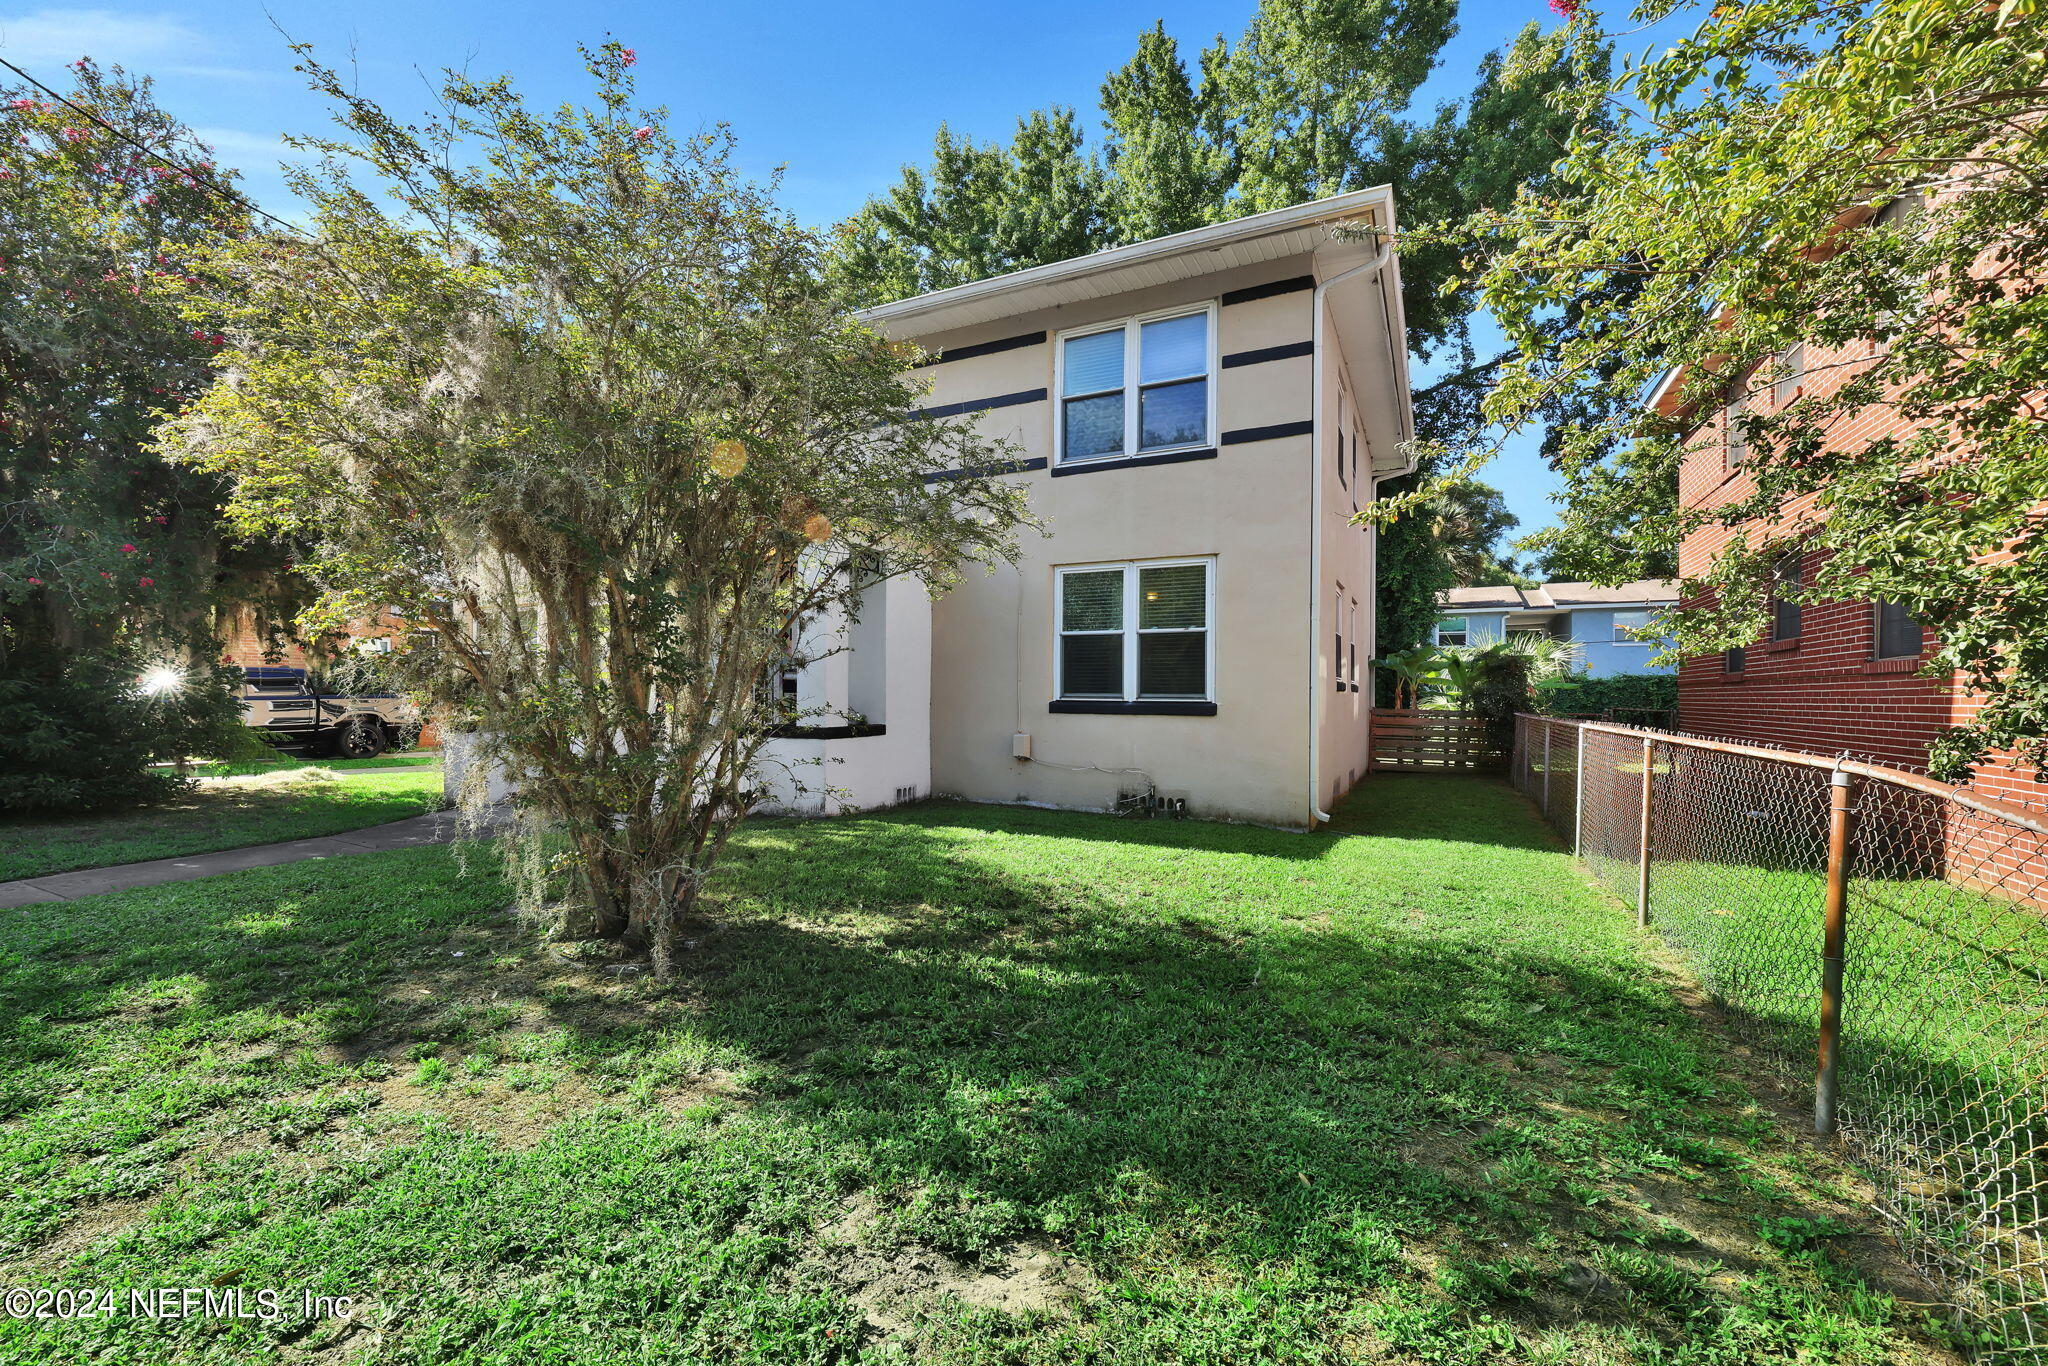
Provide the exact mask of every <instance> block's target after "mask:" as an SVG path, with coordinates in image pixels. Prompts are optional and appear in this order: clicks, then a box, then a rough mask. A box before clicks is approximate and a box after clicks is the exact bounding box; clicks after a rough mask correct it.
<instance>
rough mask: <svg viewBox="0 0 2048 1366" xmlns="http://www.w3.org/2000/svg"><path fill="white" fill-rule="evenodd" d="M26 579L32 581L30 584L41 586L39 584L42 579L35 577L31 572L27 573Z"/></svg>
mask: <svg viewBox="0 0 2048 1366" xmlns="http://www.w3.org/2000/svg"><path fill="white" fill-rule="evenodd" d="M28 581H29V582H30V583H32V584H35V585H36V586H37V587H41V586H42V582H43V581H42V580H41V579H39V578H37V577H36V576H35V575H33V574H31V575H29V576H28Z"/></svg>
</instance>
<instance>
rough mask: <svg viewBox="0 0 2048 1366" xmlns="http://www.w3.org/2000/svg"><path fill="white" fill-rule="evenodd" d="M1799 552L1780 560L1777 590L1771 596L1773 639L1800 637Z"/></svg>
mask: <svg viewBox="0 0 2048 1366" xmlns="http://www.w3.org/2000/svg"><path fill="white" fill-rule="evenodd" d="M1799 585H1800V576H1799V552H1798V551H1796V550H1794V551H1792V552H1790V553H1789V554H1787V555H1786V556H1785V557H1784V558H1782V559H1780V560H1779V561H1778V574H1777V592H1775V593H1774V594H1773V595H1772V596H1771V639H1772V640H1797V639H1798V638H1799V601H1798V593H1799Z"/></svg>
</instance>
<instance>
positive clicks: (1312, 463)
mask: <svg viewBox="0 0 2048 1366" xmlns="http://www.w3.org/2000/svg"><path fill="white" fill-rule="evenodd" d="M1393 257H1394V244H1393V239H1392V238H1391V237H1388V236H1384V235H1383V236H1382V237H1381V238H1380V249H1379V251H1378V252H1377V253H1376V254H1375V255H1374V256H1373V258H1372V259H1371V260H1370V261H1362V262H1360V263H1359V264H1357V265H1355V266H1353V267H1351V268H1350V269H1349V270H1344V271H1339V272H1338V273H1337V274H1335V275H1332V276H1331V277H1330V278H1329V279H1327V280H1324V281H1322V282H1321V283H1320V284H1318V285H1317V286H1316V288H1315V299H1314V302H1313V303H1312V305H1311V307H1312V308H1313V309H1314V310H1315V314H1314V317H1313V319H1312V320H1311V322H1310V325H1309V328H1310V334H1311V337H1312V339H1313V343H1314V344H1313V348H1312V349H1311V351H1310V352H1309V354H1310V356H1311V357H1313V362H1314V365H1315V374H1314V377H1313V379H1312V381H1311V389H1310V392H1311V394H1312V395H1313V397H1312V398H1311V400H1310V409H1309V434H1308V487H1309V495H1308V506H1309V512H1308V528H1309V530H1308V810H1309V828H1310V829H1314V828H1315V825H1316V823H1317V822H1318V821H1320V822H1322V823H1323V824H1325V825H1327V824H1329V821H1330V813H1329V812H1327V811H1325V810H1323V801H1322V793H1323V746H1322V738H1323V680H1322V677H1321V675H1320V674H1319V672H1318V671H1317V669H1316V652H1317V651H1318V650H1320V649H1321V648H1322V643H1323V369H1324V366H1323V333H1324V332H1325V331H1326V330H1327V329H1326V324H1325V323H1324V321H1323V315H1324V308H1323V298H1324V296H1325V295H1327V294H1328V293H1329V292H1330V290H1331V289H1332V288H1334V287H1335V286H1337V285H1340V284H1342V283H1344V281H1346V280H1349V279H1350V278H1351V277H1352V276H1354V275H1361V274H1367V273H1371V272H1375V271H1379V270H1381V269H1384V268H1385V266H1386V264H1387V262H1388V261H1390V260H1392V259H1393ZM1374 483H1375V484H1377V483H1378V479H1377V477H1375V479H1374Z"/></svg>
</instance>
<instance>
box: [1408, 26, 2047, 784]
mask: <svg viewBox="0 0 2048 1366" xmlns="http://www.w3.org/2000/svg"><path fill="white" fill-rule="evenodd" d="M1559 8H1560V10H1561V11H1562V12H1564V13H1566V14H1567V15H1568V16H1569V17H1570V19H1571V25H1570V28H1571V36H1572V41H1573V42H1575V43H1578V44H1582V45H1585V46H1588V47H1593V48H1604V47H1605V45H1606V44H1607V43H1608V42H1610V41H1611V40H1612V35H1610V34H1608V33H1605V32H1603V28H1602V20H1601V18H1600V15H1599V14H1598V13H1596V12H1595V11H1594V10H1593V9H1592V8H1591V7H1589V6H1584V5H1581V4H1579V3H1577V0H1570V2H1569V3H1566V0H1560V3H1559ZM1680 10H1691V11H1693V12H1694V13H1696V14H1697V15H1698V18H1699V21H1700V22H1699V26H1698V27H1697V29H1696V30H1695V31H1694V32H1693V33H1692V35H1691V36H1690V37H1688V38H1686V39H1684V40H1682V41H1680V42H1678V43H1676V44H1674V45H1673V46H1672V47H1670V48H1669V49H1668V50H1666V51H1664V52H1662V53H1661V54H1658V55H1656V56H1655V57H1653V58H1651V59H1649V60H1646V61H1642V62H1639V63H1636V64H1633V65H1631V66H1630V67H1629V68H1628V69H1627V70H1625V71H1624V72H1622V73H1621V74H1620V75H1619V76H1617V77H1616V78H1615V79H1614V80H1613V81H1612V82H1610V83H1609V84H1608V85H1607V87H1606V88H1605V90H1604V91H1602V92H1599V94H1600V98H1601V100H1602V102H1603V103H1604V104H1606V105H1607V106H1608V107H1609V108H1611V109H1614V110H1617V111H1620V112H1618V113H1617V114H1616V115H1615V116H1614V117H1612V118H1611V119H1608V120H1604V121H1603V120H1594V119H1590V118H1589V119H1586V120H1584V121H1583V122H1582V124H1581V126H1580V131H1579V132H1578V133H1577V134H1576V135H1575V136H1574V137H1573V138H1572V140H1571V142H1570V144H1569V146H1568V148H1567V150H1566V155H1565V157H1564V159H1563V160H1562V161H1561V162H1560V163H1559V166H1558V167H1557V169H1556V174H1555V175H1554V176H1553V177H1552V179H1551V181H1550V182H1549V183H1548V184H1547V185H1546V186H1543V187H1537V188H1533V189H1530V190H1527V191H1525V192H1524V193H1523V194H1522V195H1520V196H1519V197H1518V199H1517V201H1516V203H1515V205H1514V207H1513V208H1512V209H1510V210H1509V211H1507V212H1504V213H1488V214H1481V215H1477V216H1475V218H1474V220H1472V221H1471V222H1470V223H1469V224H1468V225H1467V227H1468V230H1469V240H1468V245H1467V250H1468V251H1470V252H1471V253H1472V255H1473V256H1474V257H1475V258H1478V259H1476V260H1475V261H1474V263H1473V264H1474V266H1475V269H1476V272H1477V277H1478V278H1479V280H1480V284H1481V288H1482V290H1483V292H1484V296H1485V299H1486V301H1487V303H1488V304H1489V305H1490V306H1491V308H1492V309H1493V310H1494V312H1495V314H1496V316H1497V317H1498V318H1499V319H1500V320H1501V323H1502V326H1503V328H1504V330H1505V332H1506V333H1507V336H1508V338H1509V340H1510V342H1511V343H1512V344H1513V345H1514V347H1515V349H1516V352H1517V354H1516V357H1515V359H1514V360H1513V362H1512V363H1511V364H1508V365H1505V366H1503V367H1502V369H1501V371H1500V373H1499V376H1498V381H1497V383H1496V384H1495V386H1494V388H1493V390H1492V392H1491V393H1490V394H1489V395H1488V397H1487V400H1486V414H1487V416H1488V417H1489V418H1490V419H1491V420H1492V421H1494V422H1497V423H1499V424H1501V425H1503V426H1505V427H1508V428H1510V429H1513V428H1515V427H1518V426H1522V425H1526V424H1528V423H1530V422H1532V421H1534V420H1536V419H1538V418H1539V417H1542V416H1544V415H1546V414H1550V415H1555V414H1556V413H1557V411H1558V409H1559V407H1560V406H1563V407H1565V408H1567V409H1570V408H1574V407H1576V409H1577V414H1576V415H1572V414H1567V416H1566V420H1564V421H1562V422H1559V423H1556V424H1554V426H1553V430H1552V437H1553V439H1554V451H1555V454H1556V455H1557V458H1558V461H1559V465H1560V468H1561V471H1562V473H1563V475H1564V477H1565V480H1566V484H1567V495H1568V501H1567V505H1566V512H1565V515H1564V517H1563V519H1562V525H1561V526H1560V527H1558V528H1557V529H1555V530H1551V531H1547V532H1545V533H1543V534H1542V535H1540V536H1538V537H1535V538H1532V540H1533V542H1534V544H1535V546H1536V548H1537V549H1539V550H1540V551H1542V552H1544V553H1546V554H1549V553H1553V552H1557V551H1566V552H1570V553H1571V555H1572V556H1573V557H1574V560H1575V562H1577V563H1581V564H1583V565H1587V566H1591V567H1593V569H1594V572H1595V573H1596V576H1597V577H1599V578H1601V579H1602V580H1603V581H1605V582H1609V583H1615V582H1621V581H1624V580H1626V579H1629V578H1634V577H1640V576H1643V575H1644V574H1646V573H1651V572H1655V569H1656V567H1657V566H1658V565H1659V564H1660V563H1664V564H1668V563H1669V561H1670V558H1671V557H1672V555H1673V554H1674V553H1675V551H1676V550H1677V548H1678V546H1679V544H1680V543H1681V542H1682V541H1683V540H1685V539H1686V538H1687V537H1688V536H1691V535H1693V534H1695V533H1698V532H1702V531H1705V532H1713V533H1717V534H1716V536H1715V538H1714V539H1715V541H1716V543H1717V544H1718V547H1719V548H1717V549H1716V550H1715V551H1714V552H1713V553H1712V555H1711V556H1710V557H1709V558H1708V560H1707V561H1706V562H1704V563H1702V564H1699V565H1695V566H1689V568H1690V569H1691V570H1692V572H1691V574H1690V576H1689V579H1688V581H1687V583H1686V585H1685V587H1686V590H1687V592H1688V594H1689V595H1692V596H1691V598H1690V600H1689V602H1688V605H1687V607H1686V610H1685V611H1683V612H1680V613H1678V614H1676V616H1675V617H1674V619H1673V623H1672V624H1673V626H1674V628H1675V630H1676V635H1677V644H1676V647H1675V648H1676V651H1677V652H1678V653H1682V654H1687V655H1692V654H1704V653H1709V652H1712V651H1716V650H1720V649H1722V648H1726V647H1730V646H1737V645H1744V644H1747V643H1750V642H1751V641H1753V640H1754V639H1755V638H1756V636H1757V634H1758V632H1759V631H1760V629H1761V627H1762V626H1763V623H1764V620H1765V616H1766V613H1767V611H1768V610H1769V609H1768V604H1769V601H1770V600H1771V598H1772V597H1773V595H1774V594H1780V593H1783V594H1788V595H1790V596H1793V597H1796V598H1798V599H1800V600H1803V601H1823V600H1833V599H1865V600H1869V599H1886V600H1892V601H1897V602H1900V603H1902V604H1904V605H1905V607H1906V608H1907V610H1908V611H1910V612H1911V613H1912V615H1913V616H1914V617H1916V618H1917V619H1919V620H1920V621H1921V622H1922V623H1923V624H1924V625H1926V626H1927V627H1929V628H1931V629H1932V630H1933V632H1934V634H1935V636H1936V638H1937V640H1938V642H1939V647H1938V649H1937V651H1935V653H1934V654H1933V657H1932V658H1931V660H1930V661H1929V663H1928V665H1927V672H1928V673H1930V674H1932V675H1936V676H1939V677H1943V678H1946V677H1948V676H1950V675H1951V674H1954V675H1959V676H1960V677H1961V679H1962V681H1963V682H1964V683H1965V684H1966V685H1967V686H1968V687H1969V688H1971V689H1972V690H1974V691H1975V692H1977V693H1978V694H1980V695H1981V696H1982V697H1983V698H1984V705H1983V707H1982V709H1981V710H1979V711H1978V712H1977V713H1976V715H1975V716H1974V717H1973V718H1972V719H1971V721H1970V722H1969V723H1968V724H1967V725H1964V726H1959V727H1957V728H1955V729H1954V730H1952V731H1951V732H1949V733H1948V734H1946V735H1945V736H1944V737H1942V738H1941V739H1940V740H1939V741H1938V742H1937V744H1936V745H1935V747H1934V749H1933V751H1932V753H1931V755H1930V763H1931V766H1932V767H1934V768H1935V769H1936V770H1937V771H1939V772H1941V773H1943V774H1944V776H1950V777H1960V776H1963V775H1964V774H1965V773H1966V772H1967V771H1968V769H1969V768H1970V767H1971V766H1972V765H1973V764H1975V763H1978V762H1980V761H1982V760H1983V759H1984V758H1985V756H1986V755H1988V754H1990V753H1991V752H1993V751H1997V750H2007V749H2010V750H2014V751H2016V752H2017V753H2018V755H2019V757H2020V758H2021V760H2022V761H2023V762H2031V763H2032V764H2033V765H2034V766H2035V767H2037V768H2039V767H2044V766H2048V738H2044V737H2048V632H2044V631H2043V630H2042V623H2043V622H2044V621H2048V572H2044V559H2043V556H2044V551H2048V519H2044V516H2043V508H2044V507H2048V425H2044V422H2043V415H2042V392H2043V391H2042V380H2041V376H2042V374H2043V373H2044V371H2048V290H2044V289H2043V282H2044V281H2048V58H2044V56H2043V54H2044V52H2048V5H2044V4H2043V3H2041V0H1998V2H1997V3H1988V4H1981V5H1978V4H1946V3H1939V0H1869V2H1867V3H1866V2H1861V0H1859V2H1858V3H1847V4H1842V3H1834V0H1736V2H1734V3H1723V4H1717V5H1714V6H1712V7H1711V8H1709V7H1708V6H1706V5H1702V4H1683V3H1675V0H1657V2H1656V3H1653V4H1650V5H1647V6H1645V7H1642V8H1639V9H1638V10H1636V11H1635V12H1634V15H1633V19H1632V21H1631V22H1633V21H1639V20H1642V19H1645V18H1649V19H1657V18H1662V17H1665V16H1667V15H1670V14H1673V13H1674V12H1677V11H1680ZM1566 323H1569V326H1565V325H1564V324H1566ZM1674 372H1675V373H1677V374H1679V375H1680V376H1682V385H1681V389H1682V391H1681V392H1680V393H1679V394H1678V396H1677V397H1678V399H1679V403H1678V405H1677V408H1678V411H1677V412H1676V413H1675V414H1671V413H1658V412H1651V411H1648V410H1647V409H1646V406H1645V398H1646V396H1647V395H1648V393H1649V392H1650V390H1651V389H1652V388H1653V386H1655V385H1656V383H1657V382H1658V380H1659V378H1660V377H1661V376H1664V375H1666V374H1668V373H1674ZM1774 389H1775V390H1776V391H1777V392H1776V394H1774V393H1773V390H1774ZM1788 394H1790V395H1792V397H1790V398H1789V400H1788V399H1787V398H1786V395H1788ZM1731 424H1732V429H1733V431H1734V432H1735V434H1736V435H1737V437H1739V439H1740V445H1741V447H1742V455H1741V457H1740V464H1741V467H1742V475H1743V477H1742V478H1739V479H1735V480H1732V481H1730V482H1729V483H1727V484H1726V485H1725V486H1723V487H1722V489H1721V492H1720V493H1719V494H1717V495H1716V496H1714V497H1705V498H1703V497H1698V496H1687V497H1684V498H1680V497H1678V496H1677V492H1678V480H1677V473H1678V469H1679V466H1680V464H1681V462H1682V461H1683V460H1684V459H1685V456H1686V454H1687V452H1688V450H1689V449H1691V448H1692V447H1693V446H1694V445H1695V444H1696V443H1699V442H1702V441H1708V440H1718V439H1719V437H1720V434H1722V433H1725V432H1727V431H1729V430H1730V428H1731ZM1484 453H1485V452H1484V451H1483V450H1482V451H1481V452H1480V454H1481V455H1482V456H1483V455H1484ZM1454 463H1456V462H1454ZM1474 463H1475V462H1473V461H1466V462H1463V463H1459V464H1457V466H1456V468H1457V472H1458V473H1460V474H1462V473H1469V471H1470V469H1471V468H1473V467H1474ZM1427 492H1428V491H1427V490H1426V489H1425V490H1423V491H1422V494H1423V496H1426V494H1427ZM1794 549H1798V550H1801V551H1803V552H1807V553H1808V558H1807V563H1808V564H1809V565H1810V566H1816V567H1815V568H1814V569H1813V572H1811V573H1810V574H1808V575H1807V576H1806V578H1805V580H1804V581H1803V583H1801V584H1800V585H1799V586H1798V587H1797V588H1796V589H1788V588H1787V587H1785V585H1783V584H1781V583H1780V582H1779V581H1778V566H1779V565H1780V564H1781V563H1782V561H1783V557H1784V556H1785V555H1786V554H1787V553H1788V552H1789V551H1791V550H1794ZM1814 552H1817V553H1814Z"/></svg>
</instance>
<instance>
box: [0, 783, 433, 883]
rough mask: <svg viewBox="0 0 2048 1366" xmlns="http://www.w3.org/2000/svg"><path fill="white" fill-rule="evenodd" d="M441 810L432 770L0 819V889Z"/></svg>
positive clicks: (201, 786)
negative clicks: (3, 884) (133, 807)
mask: <svg viewBox="0 0 2048 1366" xmlns="http://www.w3.org/2000/svg"><path fill="white" fill-rule="evenodd" d="M441 805H442V797H441V770H440V769H439V768H421V769H419V770H418V771H417V772H411V773H362V774H355V775H351V776H348V777H345V778H337V779H321V778H316V779H311V780H297V779H294V778H292V777H290V776H289V774H284V775H271V776H267V777H260V778H230V779H224V780H221V781H218V782H202V783H198V784H196V785H194V786H193V787H192V788H191V789H190V790H189V791H186V792H184V793H182V794H180V795H179V796H177V797H176V798H174V799H172V800H171V801H169V802H165V803H163V804H161V805H157V806H152V807H148V808H145V809H143V810H139V811H123V812H117V813H115V814H112V815H105V816H78V817H73V818H70V819H65V820H55V821H0V881H7V880H9V879H13V878H24V877H41V876H44V875H47V874H50V873H62V872H68V871H70V870H71V869H74V868H99V867H103V866H105V865H107V864H113V863H140V862H142V861H144V860H146V859H157V858H176V857H179V856H181V855H185V854H203V853H207V852H209V851H211V850H215V849H238V848H240V847H241V846H243V845H245V844H271V843H275V842H276V841H278V840H295V839H305V838H307V837H308V836H312V835H333V834H339V833H340V832H341V831H344V830H360V829H362V828H363V827H364V826H367V825H382V824H383V823H384V822H386V821H395V820H402V819H404V818H405V817H407V816H417V815H419V814H420V813H421V812H423V811H432V810H434V809H436V808H437V807H439V806H441Z"/></svg>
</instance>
